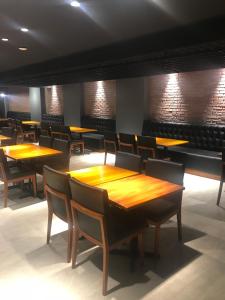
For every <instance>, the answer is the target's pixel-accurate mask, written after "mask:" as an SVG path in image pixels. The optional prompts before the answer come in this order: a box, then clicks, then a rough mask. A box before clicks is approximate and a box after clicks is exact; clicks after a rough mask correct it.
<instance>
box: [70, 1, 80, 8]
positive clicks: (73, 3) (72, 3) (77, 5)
mask: <svg viewBox="0 0 225 300" xmlns="http://www.w3.org/2000/svg"><path fill="white" fill-rule="evenodd" d="M70 5H71V6H73V7H80V3H79V2H78V1H72V2H71V3H70Z"/></svg>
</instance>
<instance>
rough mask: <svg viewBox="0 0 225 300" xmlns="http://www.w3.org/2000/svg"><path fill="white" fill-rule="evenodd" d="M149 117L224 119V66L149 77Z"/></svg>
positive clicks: (221, 121)
mask: <svg viewBox="0 0 225 300" xmlns="http://www.w3.org/2000/svg"><path fill="white" fill-rule="evenodd" d="M149 117H150V119H152V120H155V121H159V122H179V123H206V124H224V123H225V69H217V70H207V71H196V72H186V73H174V74H166V75H157V76H151V77H149Z"/></svg>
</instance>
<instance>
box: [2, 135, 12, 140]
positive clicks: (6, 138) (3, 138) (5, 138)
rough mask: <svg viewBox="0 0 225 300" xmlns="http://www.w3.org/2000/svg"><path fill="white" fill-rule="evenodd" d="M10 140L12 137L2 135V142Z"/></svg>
mask: <svg viewBox="0 0 225 300" xmlns="http://www.w3.org/2000/svg"><path fill="white" fill-rule="evenodd" d="M10 139H11V137H9V136H4V135H1V134H0V141H5V140H10Z"/></svg>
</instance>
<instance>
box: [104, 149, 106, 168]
mask: <svg viewBox="0 0 225 300" xmlns="http://www.w3.org/2000/svg"><path fill="white" fill-rule="evenodd" d="M106 160H107V151H105V158H104V165H105V164H106Z"/></svg>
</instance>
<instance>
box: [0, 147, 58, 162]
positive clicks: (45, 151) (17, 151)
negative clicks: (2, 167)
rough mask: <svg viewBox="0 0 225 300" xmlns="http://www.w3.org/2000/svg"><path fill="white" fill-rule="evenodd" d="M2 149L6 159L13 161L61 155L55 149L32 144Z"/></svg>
mask: <svg viewBox="0 0 225 300" xmlns="http://www.w3.org/2000/svg"><path fill="white" fill-rule="evenodd" d="M2 149H3V150H4V153H5V155H6V156H7V157H9V158H12V159H15V160H19V159H31V158H35V157H43V156H50V155H58V154H61V153H62V152H61V151H58V150H55V149H51V148H47V147H43V146H38V145H34V144H21V145H13V146H5V147H2Z"/></svg>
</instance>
